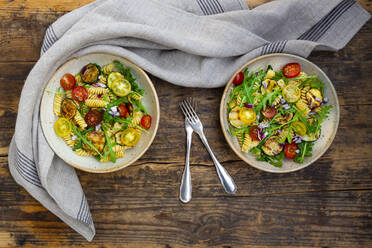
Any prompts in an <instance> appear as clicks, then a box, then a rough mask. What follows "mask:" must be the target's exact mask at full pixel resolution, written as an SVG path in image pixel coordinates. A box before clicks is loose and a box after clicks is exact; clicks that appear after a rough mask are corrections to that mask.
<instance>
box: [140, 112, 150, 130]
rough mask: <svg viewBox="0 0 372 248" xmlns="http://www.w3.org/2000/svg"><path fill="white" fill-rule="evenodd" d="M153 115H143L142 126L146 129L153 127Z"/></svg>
mask: <svg viewBox="0 0 372 248" xmlns="http://www.w3.org/2000/svg"><path fill="white" fill-rule="evenodd" d="M151 120H152V118H151V115H144V116H142V118H141V126H142V127H143V128H144V129H150V127H151Z"/></svg>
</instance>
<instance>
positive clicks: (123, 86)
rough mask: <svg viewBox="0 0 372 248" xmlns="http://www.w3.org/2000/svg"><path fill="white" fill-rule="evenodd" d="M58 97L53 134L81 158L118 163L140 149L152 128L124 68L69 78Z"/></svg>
mask: <svg viewBox="0 0 372 248" xmlns="http://www.w3.org/2000/svg"><path fill="white" fill-rule="evenodd" d="M60 85H61V87H59V89H58V91H57V92H55V91H51V90H48V89H47V91H48V92H51V93H54V94H55V96H54V102H53V111H54V114H55V115H56V116H57V117H58V119H57V120H56V122H55V124H54V130H55V132H56V134H57V135H58V136H60V137H61V138H62V139H63V140H64V141H65V143H66V145H68V146H69V147H71V149H72V150H73V151H75V153H76V154H77V155H80V156H93V157H94V158H96V159H97V160H99V161H101V162H108V161H112V162H114V163H115V162H116V159H117V158H121V157H124V152H125V150H126V149H129V148H131V147H134V146H136V145H137V143H138V141H139V140H140V138H141V135H142V134H143V132H147V130H148V129H150V127H151V121H152V118H151V115H149V113H148V112H147V111H146V108H145V107H144V106H143V105H142V103H141V98H142V96H143V93H144V91H143V90H142V89H140V88H139V86H138V85H137V83H136V79H135V78H134V77H133V75H132V74H131V72H130V69H129V68H125V67H124V66H123V64H122V63H121V62H120V61H118V60H114V61H113V63H110V64H107V65H104V66H102V67H101V66H99V65H98V64H95V63H89V64H87V65H85V66H84V67H83V68H82V69H81V70H80V72H79V73H78V74H76V75H72V74H70V73H67V74H65V75H64V76H63V77H62V78H61V80H60Z"/></svg>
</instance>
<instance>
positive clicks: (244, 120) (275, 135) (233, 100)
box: [227, 63, 332, 167]
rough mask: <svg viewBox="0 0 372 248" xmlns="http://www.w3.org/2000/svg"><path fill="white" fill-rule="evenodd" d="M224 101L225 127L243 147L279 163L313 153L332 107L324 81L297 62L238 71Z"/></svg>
mask: <svg viewBox="0 0 372 248" xmlns="http://www.w3.org/2000/svg"><path fill="white" fill-rule="evenodd" d="M233 84H234V88H233V89H232V91H231V94H230V98H229V101H228V103H227V109H228V121H229V131H230V133H231V134H232V135H233V136H236V137H237V140H238V142H239V144H240V146H241V149H242V151H243V152H251V153H253V154H254V155H255V156H256V158H257V159H258V160H259V161H266V162H268V163H270V164H272V165H274V166H276V167H281V166H282V163H283V159H284V157H286V158H287V159H293V160H294V161H295V162H297V163H303V161H304V158H305V157H307V156H312V148H313V145H314V143H315V141H316V140H317V139H318V138H319V137H320V132H321V126H322V122H323V121H324V120H325V119H326V118H327V117H328V114H329V111H330V109H331V107H332V106H330V105H327V102H328V99H327V98H326V97H324V84H323V83H322V81H321V80H320V79H319V78H318V77H317V76H314V75H307V74H306V73H305V72H303V71H301V66H300V64H298V63H289V64H287V65H285V66H284V67H283V68H282V70H278V71H274V70H273V68H272V67H271V66H270V65H269V66H268V67H267V69H266V70H264V69H261V70H258V71H249V70H248V68H247V69H245V70H243V71H242V72H239V73H238V74H237V75H236V76H235V78H234V79H233Z"/></svg>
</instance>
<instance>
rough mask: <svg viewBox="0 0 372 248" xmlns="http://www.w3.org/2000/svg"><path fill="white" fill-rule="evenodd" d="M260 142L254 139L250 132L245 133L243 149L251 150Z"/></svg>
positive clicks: (245, 150)
mask: <svg viewBox="0 0 372 248" xmlns="http://www.w3.org/2000/svg"><path fill="white" fill-rule="evenodd" d="M259 143H260V142H259V141H256V140H253V139H252V138H251V136H250V135H249V133H245V135H244V141H243V144H242V151H243V152H249V150H251V149H252V148H254V147H256V146H257V145H258V144H259Z"/></svg>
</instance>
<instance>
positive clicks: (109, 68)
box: [102, 63, 115, 75]
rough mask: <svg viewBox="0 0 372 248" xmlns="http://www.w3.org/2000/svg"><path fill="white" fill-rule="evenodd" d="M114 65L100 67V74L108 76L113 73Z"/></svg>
mask: <svg viewBox="0 0 372 248" xmlns="http://www.w3.org/2000/svg"><path fill="white" fill-rule="evenodd" d="M114 68H115V65H114V64H112V63H111V64H107V65H105V66H104V67H102V72H103V73H104V74H106V75H108V74H110V73H111V72H113V71H114Z"/></svg>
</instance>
